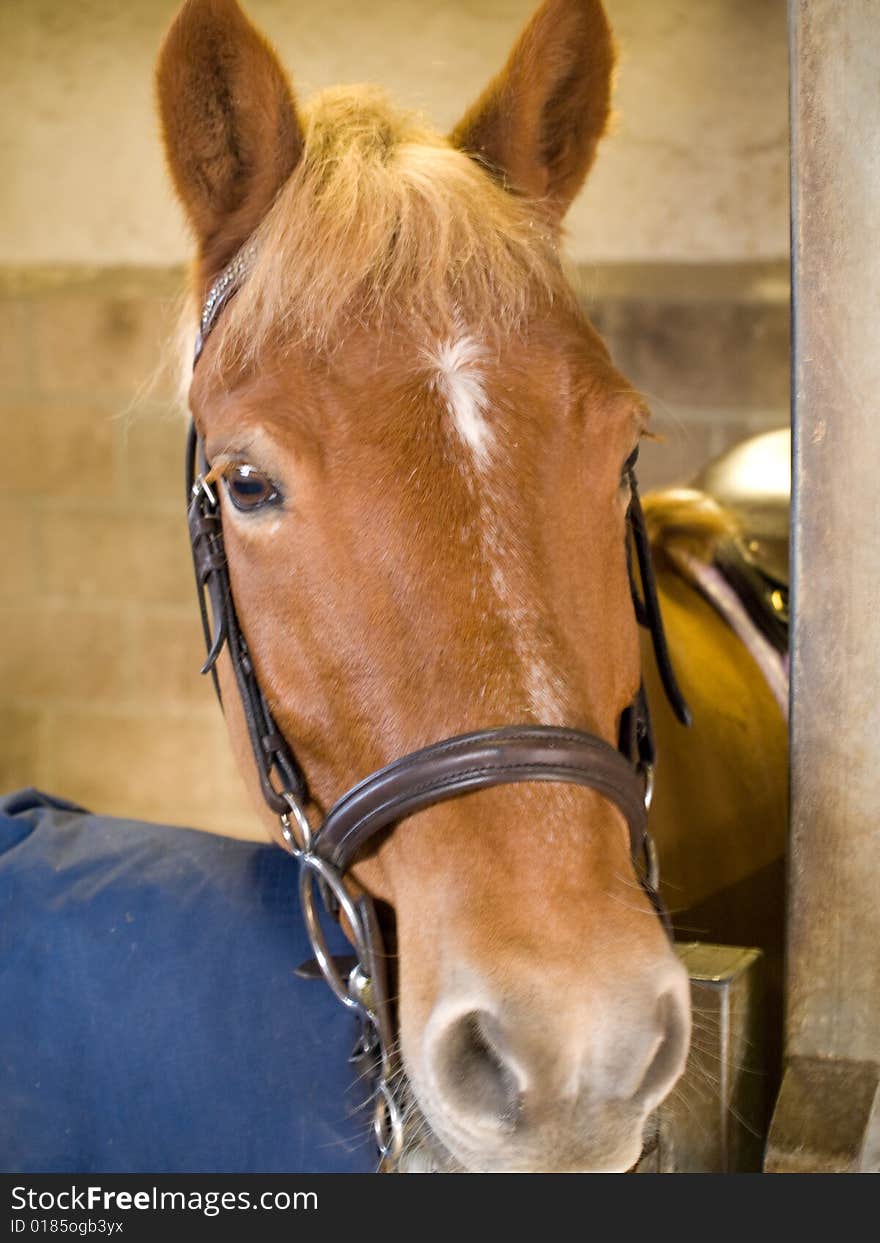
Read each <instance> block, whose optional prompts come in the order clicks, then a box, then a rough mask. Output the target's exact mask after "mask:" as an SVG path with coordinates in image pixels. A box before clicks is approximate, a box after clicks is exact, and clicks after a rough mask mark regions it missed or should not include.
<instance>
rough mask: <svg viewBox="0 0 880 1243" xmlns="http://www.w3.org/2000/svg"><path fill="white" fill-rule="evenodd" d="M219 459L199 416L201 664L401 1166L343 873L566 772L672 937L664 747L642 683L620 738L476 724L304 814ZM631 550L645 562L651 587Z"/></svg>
mask: <svg viewBox="0 0 880 1243" xmlns="http://www.w3.org/2000/svg"><path fill="white" fill-rule="evenodd" d="M253 255H254V251H253V249H252V248H249V249H246V250H244V251H241V252H240V253H239V255H237V256H236V258H235V259H234V260H233V261H232V263H231V264H230V265H229V266H228V267H227V268H226V269H225V271H224V272H223V273H222V274H221V276H220V277H219V279H218V280H217V281H216V282H215V283H214V285H213V286H212V288H211V290H210V292H209V294H208V298H207V300H206V302H205V306H204V309H203V311H202V316H201V320H200V325H199V334H198V337H197V340H196V347H195V356H194V360H193V367H194V368H195V366H196V364H197V363H198V360H199V357H200V355H201V352H202V349H203V347H204V344H205V341H206V340H207V338H208V335H209V334H210V332H211V330H212V329H213V328H214V326H215V324H216V322H217V319H218V317H219V314H220V312H221V310H222V309H223V307H224V305H225V304H226V302H227V301H228V300H229V298H230V297H231V296H232V295H233V294H234V293H235V291H236V290H237V289H238V288H239V286H240V285H241V284H242V282H243V280H244V279H245V278H246V276H247V272H248V270H249V267H250V263H251V261H252V259H253ZM209 469H210V464H209V463H208V462H207V461H206V459H205V453H204V446H203V444H202V442H201V439H200V438H199V436H198V434H197V431H196V428H195V424H194V423H191V424H190V429H189V437H188V442H187V454H186V481H187V497H188V506H189V515H188V518H189V531H190V540H191V543H192V552H193V562H194V566H195V573H196V583H197V586H198V598H199V605H200V608H201V614H202V624H203V627H204V632H205V641H206V645H207V649H208V656H207V660H206V661H205V664H204V665H203V667H202V672H203V673H207V672H210V673H211V674H212V676H213V679H214V685H215V687H216V689H217V694H218V696H219V694H220V687H219V682H218V680H217V671H216V663H217V659H218V657H219V656H220V653H221V652H222V651H223V649H224V647H225V648H226V649H227V652H228V655H229V661H230V665H231V667H232V672H233V675H234V678H235V683H236V685H237V688H238V693H239V697H240V700H241V707H242V710H243V714H244V720H245V724H246V727H247V732H248V737H249V738H250V743H251V750H252V752H253V758H254V763H255V766H256V770H257V774H258V776H259V781H260V787H261V790H262V793H263V797H264V799H265V800H266V803H267V805H268V806H269V808H270V809H271V811H272V812H273V813H274V814H275V815H276V816H278V817H279V822H280V829H281V838H282V840H283V842H284V844H285V846H286V848H287V850H289V852H290V853H291V854H292V855H294V856H296V858H297V859H298V860H299V862H300V901H301V906H302V911H303V916H304V919H305V923H306V928H307V931H308V934H309V939H310V941H311V944H312V948H313V950H314V954H315V964H314V967H315V970H314V971H313V972H312V974H318V973H319V974H320V975H323V977H324V978H325V979H326V981H327V983H328V984H329V985H330V987H331V989H332V990H333V992H334V993H335V994H336V996H337V997H338V998H339V1000H340V1001H341V1002H342V1004H343V1005H344V1006H345V1007H346V1008H348V1009H349V1010H351V1011H353V1012H354V1013H355V1014H356V1016H357V1018H358V1019H359V1021H360V1032H361V1034H360V1037H359V1041H358V1046H357V1048H356V1051H355V1055H354V1057H355V1058H356V1059H357V1060H359V1061H360V1060H364V1061H365V1062H366V1063H367V1064H368V1066H369V1068H370V1069H371V1070H372V1072H373V1075H374V1079H375V1085H376V1088H375V1094H374V1100H375V1112H374V1123H373V1126H374V1133H375V1136H376V1142H377V1144H378V1146H379V1151H380V1154H381V1156H382V1158H383V1160H384V1161H385V1162H386V1163H387V1164H388V1165H389V1166H393V1164H394V1163H395V1161H396V1159H397V1158H398V1156H399V1155H400V1152H401V1148H402V1145H403V1122H402V1116H401V1108H400V1102H399V1100H398V1097H397V1095H396V1092H395V1089H394V1087H393V1086H392V1085H393V1084H394V1082H395V1078H394V1076H395V1072H396V1070H397V1069H398V1068H397V1067H396V1065H395V1063H394V1053H393V1050H394V1048H395V1047H396V1041H395V1038H394V1037H395V1024H394V1014H393V1007H392V1004H391V1001H390V996H389V988H388V979H387V963H388V959H387V955H386V953H385V952H384V949H383V946H382V939H381V934H380V929H379V920H378V917H377V913H376V909H375V906H374V903H373V902H372V900H371V899H370V898H369V897H368V896H366V895H362V896H360V897H358V898H353V897H352V896H351V894H350V893H349V891H348V889H347V888H346V885H345V876H346V873H347V872H348V871H349V869H350V867H351V865H352V863H353V862H354V860H355V859H356V858H357V857H358V855H359V854H360V853H361V852H362V851H363V850H364V849H365V848H366V847H368V846H369V845H370V844H371V843H374V842H375V840H376V838H377V835H378V834H379V833H381V832H382V831H383V830H385V829H389V828H391V827H392V826H395V825H397V824H399V823H400V822H401V821H402V820H404V819H406V818H408V817H410V816H412V815H414V814H415V813H416V812H418V811H421V810H423V809H424V808H426V807H431V806H433V805H435V804H436V803H439V802H444V801H446V800H449V799H452V798H456V797H459V796H460V795H463V794H467V793H470V792H472V791H475V790H484V789H487V788H489V787H491V786H498V785H503V784H509V783H513V782H522V781H530V782H534V781H552V782H567V783H570V784H575V785H581V786H586V787H588V788H590V789H592V790H595V791H597V792H598V793H599V794H600V795H602V796H603V797H604V798H606V799H608V800H609V801H610V802H611V803H613V804H614V805H615V806H616V807H617V808H618V810H619V811H620V813H621V814H622V816H623V818H624V820H625V821H626V824H627V827H628V830H629V840H630V851H631V854H632V858H633V862H634V865H635V867H636V872H637V874H638V876H639V879H640V882H641V884H642V887H643V888H644V890H645V892H646V893H647V895H648V897H649V898H650V900H651V902H652V903H653V905H654V908H655V909H656V911H657V912H658V915H659V916H660V918H661V920H662V921H663V923H664V926H665V927H666V929H667V932H670V935H671V930H670V926H669V920H668V916H667V914H666V911H665V908H664V906H663V904H662V902H661V900H660V896H659V893H658V884H659V875H658V870H657V861H656V854H655V851H654V848H653V844H652V842H651V839H650V836H649V835H648V831H647V809H648V807H649V805H650V800H651V793H652V787H653V772H654V759H655V754H654V739H653V734H652V731H651V721H650V716H649V712H648V704H647V700H646V697H645V693H644V688H643V687H642V688H641V689H640V690H639V693H638V695H637V696H636V699H635V700H634V702H633V703H632V704H631V705H630V706H629V707H628V708H627V709H626V711H625V712H624V713H623V718H622V721H621V729H620V743H619V747H618V749H615V748H614V747H612V746H610V745H609V744H608V743H607V742H606V741H605V740H604V739H602V738H599V737H597V736H596V735H594V734H590V733H586V732H584V731H582V730H577V729H563V728H558V727H555V726H548V725H515V726H502V727H500V728H495V729H482V730H477V731H475V732H474V733H469V734H463V735H461V736H459V737H455V738H447V739H444V740H442V741H440V742H436V743H433V744H432V745H431V746H428V747H424V748H422V749H421V750H419V751H414V752H412V753H411V754H409V755H405V756H403V757H402V758H401V759H398V760H395V761H394V762H393V763H391V764H388V765H386V766H385V767H384V768H381V769H379V770H378V771H377V772H374V773H371V774H370V775H369V776H368V777H365V778H364V779H363V780H362V781H360V782H359V783H358V784H357V785H355V786H354V787H352V789H351V790H349V791H348V792H347V793H346V794H344V795H343V796H342V797H341V798H340V799H339V800H338V801H337V802H336V803H335V804H334V805H333V806H332V807H331V808H330V810H329V812H328V813H327V814H326V816H325V817H324V819H323V821H322V822H321V823H320V824H319V825H317V826H316V825H314V824H313V823H312V820H310V818H309V814H308V811H309V808H310V807H312V808H313V805H312V804H311V801H310V798H309V791H308V785H307V782H306V778H305V775H304V773H303V771H302V768H301V767H300V765H299V763H298V761H297V759H296V755H295V753H294V751H293V749H292V748H291V746H290V744H289V742H288V740H287V739H286V738H285V737H284V735H283V734H282V732H281V730H280V729H279V728H278V726H277V725H276V723H275V720H274V718H273V715H272V711H271V709H270V707H269V704H268V702H267V700H266V698H265V696H264V694H263V692H262V690H261V688H260V684H259V681H258V679H257V676H256V673H255V671H254V667H253V664H252V662H251V659H250V655H249V652H248V648H247V644H246V642H245V639H244V635H243V634H242V631H241V627H240V625H239V622H238V616H237V613H236V609H235V601H234V600H233V596H232V585H231V582H230V578H229V569H228V564H227V560H226V554H225V550H224V544H223V524H222V517H221V512H220V505H219V499H218V497H217V495H216V494H215V492H214V491H213V489H212V487H211V485H210V484H209V483H208V482H206V479H207V477H208V474H209ZM629 482H630V488H631V499H630V506H629V513H628V523H629V528H630V532H631V543H630V542H629V541H628V544H627V557H628V563H629V577H630V585H631V588H632V595H633V603H634V607H635V610H636V617H637V619H638V622H639V624H640V625H641V626H643V627H645V628H647V629H648V630H649V631H650V634H651V638H652V641H653V647H654V654H655V657H656V660H657V665H658V669H659V671H660V676H661V680H662V683H663V686H664V689H665V691H666V694H667V697H668V699H669V702H670V705H671V706H672V709H673V711H674V713H675V715H676V716H677V718H678V719H679V720H680V721H681V722H682V723H683V724H689V723H690V714H689V712H688V708H687V705H686V704H685V702H684V699H683V696H682V694H681V691H680V689H679V686H678V683H677V681H676V678H675V673H674V671H673V668H672V665H671V662H670V659H669V652H668V648H667V644H666V638H665V634H664V631H663V623H662V619H661V616H660V607H659V602H658V598H657V590H656V585H655V582H654V573H653V567H652V563H651V551H650V545H649V541H648V535H647V531H646V528H645V521H644V516H643V513H642V507H641V503H640V500H639V493H638V487H637V485H636V479H635V473H634V470H632V469H631V470H630V471H629ZM632 550H634V551H635V555H636V560H637V563H638V571H639V572H638V577H639V579H640V581H641V587H642V595H641V597H640V596H639V593H638V590H637V587H636V576H635V573H634V569H633V565H632ZM206 596H207V599H206ZM209 606H210V607H209ZM313 816H314V809H313ZM319 896H320V898H321V901H322V902H323V906H324V909H325V911H326V912H327V913H329V914H330V915H331V916H332V917H334V918H335V919H337V920H342V919H344V923H345V928H346V931H347V933H348V935H349V938H350V940H351V941H352V943H353V947H354V964H353V965H351V963H350V962H349V961H348V960H345V961H343V960H340V959H338V958H335V957H334V956H333V955H331V953H330V951H329V949H328V947H327V942H326V939H325V936H324V931H323V928H322V924H321V916H320V913H319V902H318V897H319ZM398 1077H399V1076H398Z"/></svg>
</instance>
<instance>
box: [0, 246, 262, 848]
mask: <svg viewBox="0 0 880 1243" xmlns="http://www.w3.org/2000/svg"><path fill="white" fill-rule="evenodd" d="M180 280H181V278H180V273H179V271H173V272H168V273H165V272H155V271H152V272H151V271H131V270H129V271H104V272H96V273H84V272H81V271H80V272H77V271H63V270H59V271H55V272H48V271H45V270H41V269H32V270H20V271H18V272H11V271H9V272H6V273H5V274H3V276H2V279H0V422H2V439H3V444H4V447H5V453H4V458H3V460H4V464H5V469H4V471H3V481H2V487H0V521H2V529H3V556H2V559H0V585H2V588H3V591H2V603H0V731H2V734H0V788H2V789H3V790H9V789H12V788H15V787H17V786H21V785H25V784H35V785H39V786H41V787H43V788H44V789H47V790H50V791H52V792H54V793H58V794H61V795H64V796H65V797H67V798H71V799H73V800H75V801H78V802H82V803H84V804H85V805H86V806H88V807H90V808H93V809H95V810H98V811H102V812H108V813H111V814H118V815H129V816H137V817H143V818H145V819H153V820H164V821H167V822H169V823H177V824H188V825H194V826H197V827H199V828H206V829H214V830H218V831H221V832H226V833H237V834H243V835H253V836H261V830H260V827H259V825H258V824H257V822H256V817H255V814H254V812H253V811H252V810H251V808H250V804H249V802H248V800H247V798H246V795H245V794H244V790H243V787H242V784H241V781H240V778H239V777H238V774H237V772H236V770H235V767H234V763H233V761H232V759H231V755H230V751H229V747H228V743H227V739H226V733H225V728H224V724H223V720H222V716H221V713H220V710H219V708H218V706H217V704H216V701H215V699H214V693H213V689H212V687H211V684H210V682H209V680H208V679H206V678H200V677H199V673H198V668H199V665H200V663H201V660H202V638H201V631H200V627H199V622H198V615H197V609H196V606H195V597H194V590H193V584H192V569H191V565H190V561H189V547H188V544H187V538H186V526H185V523H184V520H183V442H184V434H185V427H184V423H183V420H182V419H181V418H180V416H179V414H178V413H177V412H176V410H175V409H174V408H173V403H172V400H171V379H170V376H169V375H168V374H162V373H161V372H160V373H159V374H158V375H157V365H158V362H159V360H160V358H161V357H162V356H163V353H164V354H166V355H167V352H168V348H169V346H168V341H169V339H170V338H173V333H174V325H175V320H176V295H177V293H178V290H179V288H180Z"/></svg>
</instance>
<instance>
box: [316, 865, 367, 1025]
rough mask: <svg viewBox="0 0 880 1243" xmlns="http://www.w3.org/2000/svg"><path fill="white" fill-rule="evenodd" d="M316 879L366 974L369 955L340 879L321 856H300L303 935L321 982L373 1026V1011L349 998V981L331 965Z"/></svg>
mask: <svg viewBox="0 0 880 1243" xmlns="http://www.w3.org/2000/svg"><path fill="white" fill-rule="evenodd" d="M316 878H318V879H320V880H322V881H323V882H324V884H325V885H326V886H327V888H328V889H329V890H330V892H331V893H332V894H333V896H334V898H335V899H336V901H337V902H338V903H339V907H340V910H341V911H342V913H343V915H344V916H345V918H346V919H347V920H348V925H349V927H350V929H351V933H352V936H353V937H354V948H355V953H356V954H357V957H358V961H359V962H360V964H361V966H362V967H364V970H365V971H366V966H365V964H366V962H367V961H368V958H369V955H368V953H367V948H366V943H365V941H364V934H363V929H362V928H361V919H360V915H359V914H358V911H357V908H356V906H355V904H354V902H353V901H352V899H351V895H350V894H349V892H348V890H347V889H346V888H345V883H344V882H343V879H342V876H341V875H340V873H339V872H338V871H337V870H336V868H335V867H333V865H332V864H330V863H328V862H327V860H326V859H322V858H321V857H320V855H316V854H313V853H312V852H311V851H307V852H301V853H300V874H299V897H300V903H301V905H302V912H303V918H304V919H305V922H306V931H307V932H308V934H309V941H310V942H311V945H312V949H313V950H314V952H315V958H316V960H317V963H318V966H319V967H320V968H321V973H322V975H323V976H324V979H325V980H326V981H327V983H328V984H329V985H330V987H331V989H332V990H333V992H334V993H335V994H336V996H337V997H338V999H339V1000H340V1001H341V1002H342V1004H343V1005H344V1006H345V1007H346V1008H347V1009H349V1010H354V1011H355V1012H357V1013H359V1014H364V1015H366V1016H367V1017H368V1018H369V1019H370V1020H371V1021H372V1022H375V1016H374V1015H373V1013H372V1011H370V1010H367V1009H366V1007H365V1005H364V1003H363V1001H361V1000H360V999H359V998H358V997H356V996H352V995H351V993H350V992H349V987H348V983H349V982H348V978H347V977H344V976H342V975H341V974H340V972H339V970H338V969H337V967H336V964H335V963H334V961H333V955H332V954H331V953H330V950H329V948H328V946H327V941H326V938H325V936H324V929H323V928H322V927H321V920H320V917H319V915H318V910H317V903H316V902H315V880H316Z"/></svg>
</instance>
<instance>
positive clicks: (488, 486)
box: [430, 334, 565, 725]
mask: <svg viewBox="0 0 880 1243" xmlns="http://www.w3.org/2000/svg"><path fill="white" fill-rule="evenodd" d="M430 359H431V364H432V366H433V367H434V369H435V384H436V387H437V390H438V391H439V392H440V394H441V395H442V397H443V400H444V402H445V404H446V408H447V410H448V412H449V416H450V418H451V420H452V425H453V427H454V428H455V431H456V432H457V434H458V437H459V439H460V441H461V442H462V444H463V445H464V446H465V448H466V449H467V450H468V454H469V458H470V465H471V466H472V467H473V468H474V470H475V474H476V479H475V480H474V482H475V483H476V484H477V485H478V487H479V496H480V517H479V522H480V544H481V546H482V550H483V556H484V558H485V560H486V563H487V565H488V569H489V578H490V581H491V583H492V588H493V590H494V593H495V595H496V597H497V599H498V603H499V605H500V606H501V609H502V611H503V613H504V615H505V616H506V619H507V624H508V627H509V630H510V634H511V638H512V640H513V645H514V648H515V651H516V654H517V656H518V658H519V661H520V664H521V666H522V671H523V680H524V691H525V696H526V701H527V706H528V708H529V710H530V711H531V712H532V713H533V714H534V716H535V717H537V719H538V720H539V721H540V722H542V723H543V724H546V725H561V724H563V723H564V721H565V712H564V707H563V704H564V701H565V696H564V687H563V685H562V681H561V679H560V678H559V677H558V676H557V675H556V673H555V672H554V671H553V670H552V669H551V667H550V665H549V664H548V662H547V661H546V660H545V659H544V656H543V654H542V652H541V650H540V649H541V646H542V645H541V642H540V640H539V639H538V636H537V634H536V633H535V627H534V624H533V621H532V611H531V609H530V608H529V607H528V605H527V604H526V603H525V602H524V601H522V600H520V599H518V597H517V594H516V592H514V591H513V590H511V586H510V581H509V577H508V573H507V571H508V570H510V569H511V568H514V569H515V566H514V555H515V554H514V553H513V551H512V550H511V549H509V548H506V547H505V542H504V540H503V539H502V536H501V532H500V530H499V521H498V515H499V514H500V512H501V503H500V501H499V498H498V494H497V490H496V489H495V488H494V487H493V485H492V481H491V478H490V473H489V468H490V466H491V465H492V458H493V450H494V448H495V433H494V431H493V429H492V426H491V424H490V422H489V418H488V414H489V398H488V394H487V392H486V386H485V380H484V364H485V361H486V352H485V350H484V349H483V347H482V346H481V345H480V343H479V342H478V341H477V340H475V338H474V337H472V336H469V335H467V334H462V335H460V336H459V337H458V338H456V339H454V340H450V341H446V342H444V343H443V344H441V345H440V346H439V347H438V348H437V349H436V350H434V351H432V352H431V355H430Z"/></svg>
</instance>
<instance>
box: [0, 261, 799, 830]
mask: <svg viewBox="0 0 880 1243" xmlns="http://www.w3.org/2000/svg"><path fill="white" fill-rule="evenodd" d="M583 277H584V282H585V292H586V295H587V297H588V301H589V302H590V304H591V308H592V311H593V314H594V317H595V319H596V321H597V324H598V325H599V326H600V328H601V329H602V330H603V332H604V333H605V335H606V337H607V339H608V341H609V344H610V346H611V349H612V353H613V354H614V356H615V358H616V359H617V360H618V362H619V364H620V365H621V366H622V367H623V369H624V370H625V371H626V373H627V374H628V375H629V376H630V377H631V378H632V379H633V380H634V381H635V382H636V383H637V384H639V385H640V386H641V387H642V388H643V389H644V390H645V391H646V392H647V394H648V396H649V397H650V399H651V402H652V404H653V406H654V409H655V417H656V422H657V429H658V430H659V431H660V432H661V433H662V434H663V436H664V439H663V440H662V441H661V442H658V443H657V444H653V445H650V446H647V447H646V451H645V455H644V464H643V470H642V475H643V482H645V483H648V484H653V485H657V484H659V483H664V482H668V481H671V480H685V479H687V478H688V477H689V476H690V475H691V474H692V473H693V472H694V471H695V470H696V469H697V468H698V467H699V466H700V465H701V464H702V462H703V461H705V460H706V458H707V457H710V456H712V455H714V454H715V453H717V452H720V451H721V450H722V449H723V448H724V447H725V445H726V444H728V443H730V442H731V441H733V440H736V439H738V438H739V437H740V436H742V435H743V434H745V433H747V432H749V431H752V430H762V429H763V428H765V427H770V426H779V425H781V424H782V423H784V422H785V420H786V418H787V401H788V354H787V334H788V310H787V300H786V299H787V287H786V272H785V269H784V267H782V266H780V265H772V264H771V265H755V266H743V265H735V266H733V267H728V268H721V269H711V268H701V267H697V268H689V269H686V270H681V269H677V268H647V269H646V268H639V267H627V266H620V267H607V268H602V269H598V268H597V269H590V270H589V271H588V272H585V273H583ZM181 279H182V278H181V273H180V271H179V270H178V269H173V270H158V269H116V270H102V271H92V272H87V271H83V270H76V269H58V270H52V271H48V270H45V269H40V268H33V269H25V268H23V269H18V270H12V269H10V270H6V271H0V420H2V443H3V446H4V454H3V458H2V463H3V476H2V486H0V521H2V533H3V540H2V548H3V555H2V557H0V588H2V596H0V601H2V603H0V790H4V791H5V790H10V789H13V788H16V787H18V786H22V785H26V784H35V785H38V786H41V787H42V788H44V789H46V790H49V791H52V792H54V793H57V794H60V795H63V796H65V797H67V798H70V799H73V800H75V801H79V802H82V803H84V804H85V805H87V806H88V807H90V808H92V809H94V810H96V811H101V812H107V813H111V814H119V815H127V816H136V817H143V818H146V819H152V820H159V821H165V822H168V823H176V824H188V825H192V826H195V827H199V828H205V829H213V830H216V831H220V832H224V833H234V834H239V835H244V836H258V837H259V836H262V831H261V829H260V827H259V825H258V823H257V820H256V815H255V813H254V812H253V811H252V810H251V808H250V805H249V803H248V801H247V799H246V796H245V794H244V790H243V786H242V784H241V781H240V778H239V777H238V774H237V772H236V770H235V766H234V763H233V761H232V759H231V755H230V751H229V747H228V744H227V740H226V734H225V728H224V724H223V720H222V716H221V713H220V710H219V708H218V706H217V704H216V702H215V699H214V694H213V690H212V687H211V684H210V682H209V680H208V679H206V678H200V677H199V674H198V668H199V665H200V663H201V660H202V638H201V632H200V627H199V622H198V612H197V608H196V604H195V597H194V589H193V584H192V570H191V566H190V560H189V547H188V543H187V535H186V525H185V522H184V514H183V496H182V492H183V482H182V475H183V442H184V434H185V427H184V422H183V420H182V419H181V417H180V415H179V413H178V412H177V411H176V410H175V409H174V408H173V402H172V398H171V387H172V385H171V379H170V377H169V376H168V375H167V374H166V375H163V374H159V375H158V376H157V375H156V368H157V364H158V361H159V359H160V358H162V357H163V355H164V356H165V357H168V356H169V353H170V348H171V347H170V346H169V338H172V337H173V333H174V325H175V319H176V298H177V295H178V291H179V289H180V286H181Z"/></svg>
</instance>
